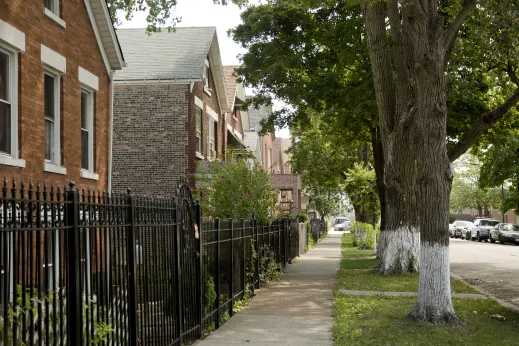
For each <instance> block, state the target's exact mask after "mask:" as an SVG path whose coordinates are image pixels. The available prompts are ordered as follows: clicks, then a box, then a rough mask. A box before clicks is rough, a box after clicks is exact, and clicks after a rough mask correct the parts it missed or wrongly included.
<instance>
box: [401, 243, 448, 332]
mask: <svg viewBox="0 0 519 346" xmlns="http://www.w3.org/2000/svg"><path fill="white" fill-rule="evenodd" d="M420 263H421V267H420V287H419V289H418V299H417V301H416V304H415V306H414V308H413V310H412V311H411V313H410V314H409V316H408V317H409V318H410V319H412V320H419V321H423V322H433V323H447V324H450V323H453V322H455V321H456V314H455V312H454V307H453V305H452V298H451V285H450V264H449V247H448V246H445V245H440V244H438V243H436V244H430V243H424V244H422V245H421V247H420Z"/></svg>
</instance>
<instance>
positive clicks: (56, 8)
mask: <svg viewBox="0 0 519 346" xmlns="http://www.w3.org/2000/svg"><path fill="white" fill-rule="evenodd" d="M52 3H53V5H54V11H53V10H50V9H48V8H47V10H48V11H50V12H51V13H53V14H55V15H57V16H59V0H54V1H53V2H52ZM43 8H46V7H45V4H43Z"/></svg>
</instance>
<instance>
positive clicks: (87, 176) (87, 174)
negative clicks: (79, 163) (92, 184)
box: [81, 168, 99, 180]
mask: <svg viewBox="0 0 519 346" xmlns="http://www.w3.org/2000/svg"><path fill="white" fill-rule="evenodd" d="M81 178H85V179H91V180H99V174H97V173H94V172H90V171H87V170H86V169H83V168H82V169H81Z"/></svg>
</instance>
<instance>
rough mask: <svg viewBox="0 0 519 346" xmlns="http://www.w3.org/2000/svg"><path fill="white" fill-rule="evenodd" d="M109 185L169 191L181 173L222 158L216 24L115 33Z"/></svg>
mask: <svg viewBox="0 0 519 346" xmlns="http://www.w3.org/2000/svg"><path fill="white" fill-rule="evenodd" d="M117 34H118V37H119V39H120V42H121V46H122V48H123V49H124V50H125V58H126V61H127V63H128V67H127V68H125V69H124V70H122V71H121V72H120V73H117V74H116V75H115V88H114V129H113V131H114V145H113V172H112V188H113V190H114V191H125V190H126V189H127V188H131V189H132V190H133V191H135V192H137V193H144V194H158V195H173V194H175V189H176V183H177V181H178V180H179V178H181V177H188V179H189V181H190V183H191V185H194V180H195V173H196V171H197V165H198V164H199V163H200V162H201V161H213V160H216V159H218V158H220V157H223V156H224V155H225V147H226V139H225V138H226V137H225V136H226V120H225V116H224V115H225V113H227V112H229V106H228V101H227V97H226V91H225V82H224V76H223V70H222V63H221V58H220V50H219V47H218V37H217V34H216V28H213V27H192V28H181V27H179V28H176V30H175V32H172V33H169V32H161V33H154V34H152V35H151V36H148V34H146V33H145V31H144V29H121V30H118V31H117Z"/></svg>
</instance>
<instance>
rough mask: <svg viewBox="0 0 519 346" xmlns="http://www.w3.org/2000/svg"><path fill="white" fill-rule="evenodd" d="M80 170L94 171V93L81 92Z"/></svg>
mask: <svg viewBox="0 0 519 346" xmlns="http://www.w3.org/2000/svg"><path fill="white" fill-rule="evenodd" d="M81 168H82V169H84V170H87V171H90V172H93V171H94V93H93V92H92V91H90V90H87V89H83V90H81Z"/></svg>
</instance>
